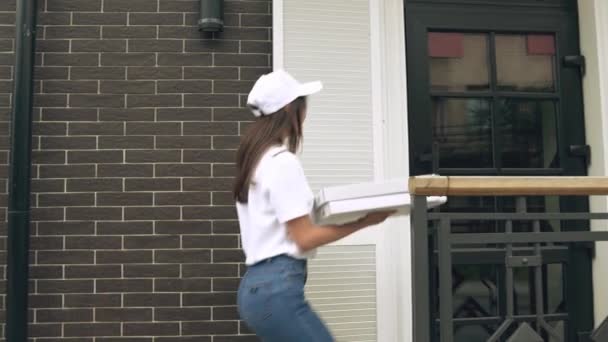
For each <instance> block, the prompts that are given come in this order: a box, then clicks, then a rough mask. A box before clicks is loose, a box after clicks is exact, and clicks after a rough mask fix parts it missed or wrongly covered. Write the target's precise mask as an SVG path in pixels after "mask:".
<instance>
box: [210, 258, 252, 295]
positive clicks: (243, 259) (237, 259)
mask: <svg viewBox="0 0 608 342" xmlns="http://www.w3.org/2000/svg"><path fill="white" fill-rule="evenodd" d="M244 261H245V255H244V254H243V251H241V250H240V249H234V250H229V249H215V250H213V262H215V263H223V262H230V263H234V262H244ZM214 290H216V291H221V290H218V289H215V288H214Z"/></svg>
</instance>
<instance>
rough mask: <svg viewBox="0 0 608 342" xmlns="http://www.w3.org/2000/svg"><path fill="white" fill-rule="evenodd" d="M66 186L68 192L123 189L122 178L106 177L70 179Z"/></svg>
mask: <svg viewBox="0 0 608 342" xmlns="http://www.w3.org/2000/svg"><path fill="white" fill-rule="evenodd" d="M99 166H100V167H101V166H102V165H99ZM103 166H110V165H103ZM66 188H67V191H68V192H93V191H95V192H101V191H122V180H120V179H104V178H78V179H68V181H67V186H66Z"/></svg>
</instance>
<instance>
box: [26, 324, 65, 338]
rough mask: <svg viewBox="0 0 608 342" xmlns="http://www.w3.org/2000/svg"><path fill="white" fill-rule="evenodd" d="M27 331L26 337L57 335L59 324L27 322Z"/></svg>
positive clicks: (59, 332) (58, 334)
mask: <svg viewBox="0 0 608 342" xmlns="http://www.w3.org/2000/svg"><path fill="white" fill-rule="evenodd" d="M27 331H28V337H42V336H44V337H59V336H61V324H46V323H45V324H29V325H28V327H27Z"/></svg>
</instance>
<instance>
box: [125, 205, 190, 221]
mask: <svg viewBox="0 0 608 342" xmlns="http://www.w3.org/2000/svg"><path fill="white" fill-rule="evenodd" d="M180 216H181V214H180V208H179V207H128V208H125V219H126V220H178V219H179V218H180Z"/></svg>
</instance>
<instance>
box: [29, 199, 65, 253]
mask: <svg viewBox="0 0 608 342" xmlns="http://www.w3.org/2000/svg"><path fill="white" fill-rule="evenodd" d="M35 210H39V208H36V209H35ZM61 216H63V215H61ZM61 219H63V217H61V218H59V220H61ZM62 240H63V239H61V237H57V236H33V237H32V238H31V243H30V248H31V250H34V251H39V250H53V249H63V241H62Z"/></svg>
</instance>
